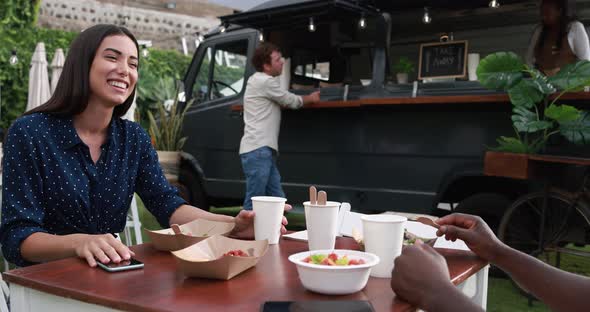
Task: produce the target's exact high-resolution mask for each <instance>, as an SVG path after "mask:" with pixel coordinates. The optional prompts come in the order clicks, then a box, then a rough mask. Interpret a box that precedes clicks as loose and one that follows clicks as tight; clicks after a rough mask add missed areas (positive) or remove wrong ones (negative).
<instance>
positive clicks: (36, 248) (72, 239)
mask: <svg viewBox="0 0 590 312" xmlns="http://www.w3.org/2000/svg"><path fill="white" fill-rule="evenodd" d="M82 235H86V234H70V235H53V234H48V233H43V232H37V233H33V234H31V235H30V236H29V237H27V238H26V239H25V240H24V241H23V242H22V243H21V246H20V248H21V255H22V257H23V258H24V259H25V260H27V261H30V262H47V261H53V260H58V259H63V258H68V257H74V256H76V246H77V245H78V244H79V241H80V239H81V238H82Z"/></svg>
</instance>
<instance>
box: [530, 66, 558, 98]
mask: <svg viewBox="0 0 590 312" xmlns="http://www.w3.org/2000/svg"><path fill="white" fill-rule="evenodd" d="M529 73H530V74H531V81H532V83H533V84H534V86H535V87H536V88H537V89H538V90H539V91H541V93H543V94H553V93H555V92H556V91H557V89H556V88H555V86H554V85H552V84H551V83H550V82H549V79H548V78H547V76H545V75H543V73H541V72H540V71H538V70H536V69H531V70H529Z"/></svg>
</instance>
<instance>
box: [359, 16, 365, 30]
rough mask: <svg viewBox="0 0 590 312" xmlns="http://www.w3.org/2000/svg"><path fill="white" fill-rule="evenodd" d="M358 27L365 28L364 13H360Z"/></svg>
mask: <svg viewBox="0 0 590 312" xmlns="http://www.w3.org/2000/svg"><path fill="white" fill-rule="evenodd" d="M359 28H360V29H365V28H367V20H366V19H365V13H363V14H362V15H361V19H359Z"/></svg>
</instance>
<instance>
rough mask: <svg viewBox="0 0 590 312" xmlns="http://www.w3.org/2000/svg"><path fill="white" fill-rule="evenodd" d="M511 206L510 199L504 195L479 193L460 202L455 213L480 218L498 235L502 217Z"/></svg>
mask: <svg viewBox="0 0 590 312" xmlns="http://www.w3.org/2000/svg"><path fill="white" fill-rule="evenodd" d="M510 204H511V201H510V199H509V198H508V197H506V196H504V195H502V194H498V193H478V194H475V195H471V196H469V197H467V198H465V199H464V200H462V201H461V202H459V205H457V207H456V208H455V209H454V212H460V213H466V214H472V215H478V216H480V217H481V218H482V219H484V221H485V222H486V223H487V224H488V226H489V227H490V228H491V229H492V231H494V233H496V234H497V233H498V227H499V226H500V220H502V215H504V211H505V210H506V209H507V208H508V206H510Z"/></svg>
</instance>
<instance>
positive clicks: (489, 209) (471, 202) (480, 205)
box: [454, 193, 511, 277]
mask: <svg viewBox="0 0 590 312" xmlns="http://www.w3.org/2000/svg"><path fill="white" fill-rule="evenodd" d="M510 203H511V202H510V199H508V197H506V196H504V195H501V194H497V193H478V194H475V195H471V196H469V197H467V198H465V199H464V200H462V201H461V202H459V205H457V208H455V210H454V212H460V213H467V214H473V215H478V216H480V217H481V218H482V219H484V221H485V222H486V223H487V224H488V226H489V227H490V228H491V229H492V231H494V233H496V234H497V233H498V228H499V226H500V220H501V219H502V215H503V214H504V211H505V210H506V209H507V208H508V206H510ZM490 275H491V276H494V277H507V275H506V273H504V272H503V271H502V270H500V269H499V268H497V267H496V266H493V265H492V266H490Z"/></svg>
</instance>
